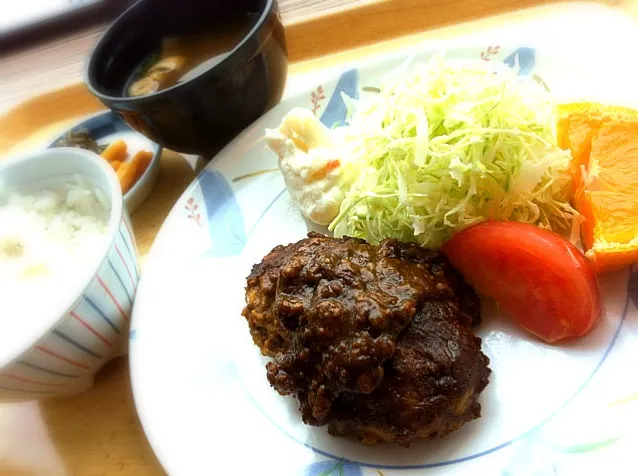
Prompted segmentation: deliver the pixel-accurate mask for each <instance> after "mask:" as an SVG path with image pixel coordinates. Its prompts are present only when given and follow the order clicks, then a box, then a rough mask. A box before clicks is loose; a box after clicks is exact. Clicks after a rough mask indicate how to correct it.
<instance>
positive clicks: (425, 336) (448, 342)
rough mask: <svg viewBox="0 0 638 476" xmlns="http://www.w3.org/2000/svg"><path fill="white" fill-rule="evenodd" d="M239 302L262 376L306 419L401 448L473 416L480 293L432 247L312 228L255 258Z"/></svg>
mask: <svg viewBox="0 0 638 476" xmlns="http://www.w3.org/2000/svg"><path fill="white" fill-rule="evenodd" d="M246 302H247V305H246V307H245V308H244V311H243V316H244V317H245V318H246V320H247V321H248V325H249V327H250V333H251V335H252V338H253V341H254V342H255V344H256V345H258V346H259V348H260V349H261V352H262V354H263V355H265V356H268V357H270V358H271V361H270V362H269V363H268V364H267V365H266V369H267V375H268V380H269V382H270V384H271V385H272V386H273V388H274V389H275V390H277V392H279V393H280V394H281V395H295V396H296V397H297V399H298V400H299V406H300V411H301V417H302V419H303V421H304V422H305V423H307V424H309V425H314V426H324V425H327V426H328V430H329V432H330V433H331V434H333V435H354V436H357V437H358V438H359V439H360V440H361V441H362V442H363V443H368V444H372V443H376V442H379V441H387V442H395V443H399V444H401V445H404V446H408V445H409V444H410V442H412V441H414V440H415V439H417V438H435V437H442V436H445V435H446V434H448V433H450V432H452V431H454V430H457V429H458V428H460V427H461V426H462V425H463V424H464V423H466V422H468V421H470V420H473V419H475V418H478V417H480V415H481V407H480V404H479V403H478V397H479V394H480V392H481V391H482V390H483V389H484V388H485V386H486V385H487V383H488V377H489V375H490V369H489V368H488V363H489V359H488V358H487V357H486V356H485V355H484V354H483V353H482V352H481V340H480V338H478V337H476V336H475V335H474V334H473V333H472V331H471V329H470V328H471V326H472V325H473V324H477V323H478V322H479V321H480V306H479V300H478V297H477V295H476V293H475V292H474V290H473V289H472V288H471V287H470V286H469V285H467V284H466V283H465V282H464V281H463V278H462V277H461V275H460V274H459V273H458V272H457V271H456V270H455V269H454V268H453V267H452V265H451V264H450V263H449V262H448V261H447V259H446V258H445V256H444V255H442V254H441V253H439V252H437V251H429V250H426V249H423V248H421V247H419V246H417V245H414V244H407V243H401V242H399V241H397V240H385V241H383V242H382V243H381V244H380V245H379V246H373V245H369V244H367V243H366V242H364V241H363V240H359V239H354V238H341V239H336V238H331V237H328V236H323V235H319V234H315V233H310V234H309V235H308V238H305V239H303V240H301V241H299V242H297V243H294V244H291V245H287V246H277V247H276V248H274V249H273V250H272V251H271V252H270V253H269V254H268V255H267V256H266V257H265V258H264V259H263V261H262V262H261V263H259V264H256V265H255V266H253V269H252V272H251V274H250V276H249V277H248V280H247V287H246Z"/></svg>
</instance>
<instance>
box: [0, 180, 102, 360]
mask: <svg viewBox="0 0 638 476" xmlns="http://www.w3.org/2000/svg"><path fill="white" fill-rule="evenodd" d="M109 214H110V210H109V207H108V203H107V200H106V197H105V195H104V193H103V192H102V190H99V189H95V188H93V187H91V186H90V184H89V183H88V182H87V181H86V179H85V178H84V177H82V176H77V177H76V181H75V182H73V183H67V184H66V186H63V187H60V189H57V190H54V189H43V190H40V191H38V192H37V193H34V194H26V193H20V192H19V191H15V190H13V191H12V190H6V191H5V192H4V193H1V191H0V359H2V358H3V357H4V356H10V355H12V354H13V353H14V352H15V351H19V350H20V348H21V347H24V345H25V340H26V339H32V338H33V337H38V336H37V335H35V336H34V334H36V333H38V332H43V331H44V330H46V328H47V327H48V326H50V325H51V324H53V323H54V322H55V320H57V318H58V317H61V314H60V313H61V312H63V311H64V307H65V306H66V305H68V304H70V302H71V300H72V299H73V298H74V296H76V295H77V294H78V293H79V292H81V291H82V286H83V285H84V284H85V281H86V280H87V279H88V277H89V275H90V273H92V272H93V270H94V269H95V267H96V266H97V263H98V260H100V259H101V258H102V256H101V255H102V251H103V250H104V249H105V246H106V230H107V226H108V220H109ZM26 343H27V344H28V342H26Z"/></svg>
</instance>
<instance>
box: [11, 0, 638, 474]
mask: <svg viewBox="0 0 638 476" xmlns="http://www.w3.org/2000/svg"><path fill="white" fill-rule="evenodd" d="M547 3H549V2H544V1H542V0H428V1H425V0H377V1H375V0H370V1H362V0H312V1H305V0H281V1H280V4H281V9H282V13H283V17H284V22H285V23H286V35H287V39H288V45H289V52H290V61H291V68H290V77H291V78H292V82H294V78H295V77H299V75H303V73H306V72H308V71H311V70H313V69H315V68H324V67H327V66H330V65H333V64H335V63H347V62H348V61H350V60H352V59H353V58H359V57H361V56H364V55H372V54H376V53H378V52H382V51H389V50H396V49H398V48H401V47H404V46H407V45H411V44H414V42H416V41H419V40H422V39H424V38H444V37H451V36H454V35H458V34H460V33H467V32H471V31H475V30H477V29H482V28H490V27H491V26H494V25H497V24H503V23H506V22H511V21H516V20H518V19H522V18H530V17H534V16H537V15H543V14H545V13H546V12H547V11H548V10H549V9H552V8H554V9H555V8H562V9H569V8H571V6H570V5H569V4H561V5H556V4H555V5H552V6H548V5H545V4H547ZM599 3H604V4H605V5H606V6H607V7H609V8H613V9H616V10H617V11H619V12H622V13H623V14H625V15H629V16H632V17H636V18H638V5H637V3H638V2H635V1H631V0H624V1H613V0H609V1H605V2H599ZM532 7H534V8H532ZM463 22H465V23H463ZM100 31H101V28H97V29H92V30H88V31H81V32H78V33H76V34H74V35H72V36H69V37H67V38H63V39H58V40H56V41H52V42H50V43H47V44H44V45H39V46H38V47H36V48H32V49H28V50H24V51H20V52H16V53H13V54H11V56H5V57H2V56H0V112H2V111H3V110H5V111H6V110H8V109H10V108H12V107H15V106H16V105H17V104H18V103H19V102H20V101H23V100H24V99H25V98H27V97H28V96H32V95H34V94H36V93H38V92H41V91H43V90H45V89H52V88H55V87H59V86H63V85H66V84H69V83H73V82H77V81H79V80H81V71H82V64H83V61H84V58H85V55H86V53H87V52H88V50H89V49H90V47H91V45H92V44H93V42H94V41H95V39H96V37H97V36H98V35H99V32H100ZM14 122H15V121H14ZM13 125H14V126H16V127H19V124H17V125H16V124H15V123H14V124H13ZM2 134H3V131H2V130H0V142H1V141H2V139H3V136H2ZM1 150H2V149H1V148H0V151H1ZM194 174H195V171H194V170H193V167H192V166H191V165H190V164H189V163H188V162H187V161H185V160H184V159H183V158H182V157H181V156H179V155H177V154H171V153H169V154H168V155H167V156H165V157H163V162H162V170H161V178H160V182H159V184H158V185H157V187H156V189H155V190H154V192H153V194H152V196H151V199H150V200H148V201H147V202H146V203H145V204H144V205H143V206H142V207H141V208H140V209H139V210H138V212H137V213H136V214H135V216H134V217H133V221H134V227H135V232H136V237H137V241H138V245H139V248H140V252H141V254H142V258H144V256H145V255H146V254H147V253H148V250H149V248H150V246H151V244H152V242H153V239H154V237H155V235H156V233H157V231H158V230H159V228H160V226H161V224H162V222H163V220H164V218H165V217H166V215H167V214H168V212H169V211H170V209H171V207H172V204H173V203H174V202H175V200H176V199H177V198H178V197H179V196H180V195H181V193H182V191H183V190H184V188H185V187H186V186H187V185H188V183H190V181H191V180H192V179H193V177H194ZM185 437H186V436H185ZM162 473H163V470H162V468H161V466H160V465H159V463H158V462H157V460H156V458H155V456H154V455H153V453H152V451H151V449H150V447H149V445H148V443H147V441H146V439H145V437H144V433H143V430H142V427H141V425H140V422H139V420H138V418H137V415H136V412H135V409H134V404H133V398H132V394H131V387H130V383H129V371H128V362H127V360H126V359H117V360H115V361H113V362H111V363H110V364H109V365H108V366H107V367H106V368H105V369H104V370H103V371H101V372H100V373H99V374H98V375H97V378H96V382H95V386H94V387H93V388H92V389H91V390H89V391H88V392H86V393H84V394H82V395H78V396H76V397H72V398H66V399H52V400H45V401H41V402H25V403H13V404H3V405H0V474H7V475H31V474H38V475H41V474H44V475H82V476H90V475H101V474H104V475H119V474H122V475H151V474H162Z"/></svg>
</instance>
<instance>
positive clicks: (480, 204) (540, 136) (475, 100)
mask: <svg viewBox="0 0 638 476" xmlns="http://www.w3.org/2000/svg"><path fill="white" fill-rule="evenodd" d="M347 104H348V109H349V110H350V109H352V108H353V107H355V108H356V109H358V110H357V111H356V112H354V113H353V117H352V119H351V123H350V125H349V126H347V127H345V128H344V129H347V132H346V133H345V134H346V135H347V137H348V142H349V144H348V155H349V156H350V157H349V160H348V162H347V167H346V170H344V173H345V174H347V176H348V177H349V179H348V180H345V181H344V185H346V184H347V187H348V191H347V193H346V196H345V199H344V200H343V202H342V203H341V207H340V212H339V214H338V216H337V217H336V218H335V219H334V220H333V222H332V223H331V224H330V229H331V230H332V231H334V232H335V235H336V236H344V235H348V236H355V237H360V238H364V239H366V240H367V241H369V242H372V243H377V242H379V241H380V240H382V239H383V238H388V237H394V238H398V239H400V240H403V241H416V242H418V243H420V244H421V245H423V246H426V247H432V248H436V247H439V246H440V245H441V244H442V243H443V242H444V241H446V240H447V239H448V238H450V236H451V235H452V233H453V232H455V231H458V230H460V229H463V228H465V227H467V226H469V225H472V224H475V223H478V222H481V221H484V220H485V219H487V218H496V219H508V220H515V221H520V222H527V223H534V224H537V225H540V226H543V227H546V228H551V229H555V230H556V229H561V230H567V231H569V230H570V229H572V230H576V229H577V225H578V220H579V216H578V212H576V211H575V210H574V209H573V208H572V207H571V205H570V204H569V192H568V190H569V182H570V180H571V178H570V173H569V165H570V160H571V156H570V153H569V152H568V151H564V150H561V149H560V148H558V147H557V146H556V142H555V137H556V134H555V130H554V128H555V123H556V120H555V117H554V114H555V108H554V103H553V101H552V98H551V95H550V94H549V92H548V91H547V90H546V89H545V88H544V87H543V86H542V85H540V84H539V83H538V82H536V81H535V80H534V79H532V78H530V77H519V76H518V75H517V71H516V68H509V67H507V66H506V65H504V64H502V63H501V64H495V63H492V62H486V61H482V60H477V61H473V60H462V61H452V60H445V59H444V58H443V56H435V57H433V59H432V60H431V61H430V63H429V64H428V65H423V66H421V67H419V68H417V69H416V70H414V71H413V72H412V73H410V74H409V75H408V76H407V77H406V78H404V79H402V80H401V81H394V82H392V83H389V84H387V85H385V86H384V87H382V88H381V91H380V93H379V94H378V95H375V97H374V99H372V100H371V101H370V102H365V103H364V102H359V103H357V104H353V100H351V99H350V100H348V101H347Z"/></svg>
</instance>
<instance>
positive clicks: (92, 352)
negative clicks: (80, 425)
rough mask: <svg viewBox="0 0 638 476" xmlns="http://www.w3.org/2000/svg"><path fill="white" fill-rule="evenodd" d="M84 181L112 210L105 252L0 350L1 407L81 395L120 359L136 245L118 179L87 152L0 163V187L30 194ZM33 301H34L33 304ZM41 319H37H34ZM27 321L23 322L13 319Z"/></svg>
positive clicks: (136, 269) (61, 150)
mask: <svg viewBox="0 0 638 476" xmlns="http://www.w3.org/2000/svg"><path fill="white" fill-rule="evenodd" d="M76 174H80V175H83V176H84V177H85V178H86V179H87V180H88V181H89V182H90V183H91V184H92V185H93V186H95V187H97V188H100V189H101V190H102V191H103V192H104V194H105V195H106V197H107V200H108V202H109V203H110V206H111V212H110V218H109V223H108V228H107V235H108V237H107V245H105V246H104V247H103V249H101V250H96V253H97V254H98V256H96V259H95V263H96V265H95V266H94V269H88V270H86V269H85V270H78V272H83V273H84V274H85V276H83V277H82V280H81V282H83V283H84V285H83V287H78V289H77V290H74V296H75V297H74V298H73V299H70V300H69V301H70V302H67V303H64V305H63V306H62V307H61V308H59V309H51V312H50V315H49V316H47V319H44V320H42V321H41V320H40V319H39V318H38V322H41V324H39V327H38V326H34V327H33V330H31V329H30V330H29V332H30V333H29V334H27V335H26V336H24V335H22V336H21V337H19V339H20V342H15V345H13V344H12V350H11V351H7V350H6V349H4V350H3V349H0V399H1V400H16V399H19V400H23V399H32V398H42V397H50V396H66V395H72V394H75V393H79V392H82V391H84V390H86V389H88V388H89V387H90V386H91V385H92V383H93V376H94V375H95V373H96V372H97V371H98V370H99V369H100V368H101V367H103V366H104V364H106V363H107V362H108V361H109V360H111V359H112V358H114V357H116V356H120V355H125V354H126V352H127V344H128V332H129V318H130V313H131V309H132V304H133V300H134V297H135V292H136V290H137V284H138V281H139V274H140V271H139V264H138V258H137V248H136V245H135V238H134V236H133V234H132V227H131V222H130V218H129V216H128V213H127V212H126V209H125V207H124V206H123V202H122V192H121V189H120V185H119V183H118V180H117V176H116V175H115V173H114V172H113V170H112V169H111V168H110V166H109V165H108V164H107V163H106V162H105V161H104V160H102V159H101V158H100V157H99V156H97V155H96V154H94V153H92V152H88V151H85V150H80V149H71V148H59V149H49V150H45V151H42V152H37V153H34V154H31V155H28V156H24V157H20V158H16V159H12V160H7V161H4V162H2V161H0V183H5V184H9V185H11V186H15V187H16V188H17V189H18V190H26V191H28V192H34V191H37V190H38V189H41V188H42V187H56V186H57V187H60V186H63V184H65V183H67V182H69V181H70V180H73V178H74V175H76ZM34 299H37V296H34ZM39 317H40V316H39ZM15 318H17V319H28V318H29V316H15Z"/></svg>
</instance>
